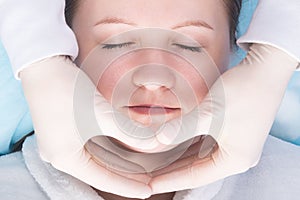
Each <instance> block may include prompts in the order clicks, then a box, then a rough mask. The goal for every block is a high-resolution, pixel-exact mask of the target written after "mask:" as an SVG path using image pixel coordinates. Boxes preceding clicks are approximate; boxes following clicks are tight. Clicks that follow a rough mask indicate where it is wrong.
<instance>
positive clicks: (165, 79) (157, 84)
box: [132, 64, 176, 90]
mask: <svg viewBox="0 0 300 200" xmlns="http://www.w3.org/2000/svg"><path fill="white" fill-rule="evenodd" d="M132 82H133V83H134V84H135V85H136V86H138V87H142V86H144V87H145V88H147V89H148V90H157V89H159V88H161V87H165V88H168V89H171V88H172V87H174V85H175V82H176V78H175V74H174V72H173V71H172V70H171V69H170V68H168V67H166V66H164V65H158V64H149V65H144V66H141V67H138V68H137V69H136V71H135V72H134V73H133V76H132Z"/></svg>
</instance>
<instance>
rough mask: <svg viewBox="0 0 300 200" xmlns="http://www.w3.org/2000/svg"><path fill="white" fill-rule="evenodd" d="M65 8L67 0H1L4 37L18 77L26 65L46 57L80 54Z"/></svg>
mask: <svg viewBox="0 0 300 200" xmlns="http://www.w3.org/2000/svg"><path fill="white" fill-rule="evenodd" d="M64 8H65V1H64V0H51V1H49V0H26V1H16V0H6V1H3V2H2V3H0V38H1V41H2V43H3V45H4V47H5V49H6V51H7V54H8V57H9V59H10V62H11V65H12V68H13V70H14V73H15V76H16V78H18V72H20V71H21V70H22V69H23V68H25V67H27V66H28V65H30V64H32V63H34V62H36V61H39V60H42V59H44V58H47V57H52V56H56V55H67V56H70V57H71V58H72V59H75V58H76V57H77V54H78V46H77V41H76V37H75V35H74V33H73V32H72V30H71V29H70V28H69V27H68V26H67V24H66V22H65V17H64Z"/></svg>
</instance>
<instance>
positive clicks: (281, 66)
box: [150, 44, 298, 194]
mask: <svg viewBox="0 0 300 200" xmlns="http://www.w3.org/2000/svg"><path fill="white" fill-rule="evenodd" d="M250 49H251V50H250V51H249V53H248V55H247V57H246V58H245V60H244V61H243V62H242V63H241V64H239V65H238V66H236V67H234V68H232V69H230V70H228V71H227V72H225V73H224V74H223V75H221V77H220V78H219V79H218V80H217V81H216V82H215V83H214V85H213V86H212V88H211V89H210V92H209V94H208V95H207V97H206V98H205V99H204V100H203V102H202V104H200V106H202V108H207V107H210V106H211V104H212V106H211V107H213V108H216V110H215V111H216V112H210V111H208V110H207V109H206V110H204V112H201V109H202V108H201V107H200V115H199V116H198V119H192V118H191V119H190V120H187V121H189V122H192V121H193V120H198V131H199V132H201V133H203V132H207V134H208V135H211V136H212V137H213V138H214V140H213V139H211V138H212V137H206V140H204V141H202V150H206V151H205V152H206V153H205V152H203V151H202V152H199V153H196V154H193V155H190V156H189V157H184V158H182V159H179V160H178V161H176V162H174V163H173V164H171V165H170V166H168V167H166V168H164V169H161V170H159V171H156V172H155V173H154V174H153V175H154V178H153V179H152V181H151V182H150V186H151V188H152V190H153V192H154V193H155V194H157V193H165V192H171V191H179V190H185V189H191V188H196V187H200V186H204V185H206V184H209V183H212V182H215V181H217V180H219V179H222V178H225V177H228V176H230V175H234V174H238V173H241V172H245V171H246V170H248V169H249V168H251V167H253V166H255V165H256V164H257V163H258V161H259V158H260V156H261V153H262V149H263V146H264V143H265V140H266V138H267V136H268V133H269V130H270V128H271V126H272V123H273V120H274V118H275V115H276V112H277V109H278V107H279V105H280V102H281V100H282V97H283V95H284V92H285V88H286V87H287V84H288V81H289V79H290V77H291V76H292V74H293V72H294V70H295V69H296V67H297V65H298V63H297V61H296V60H295V59H293V58H291V57H290V56H289V55H287V54H286V53H284V52H283V51H281V50H279V49H277V48H275V47H272V46H269V45H262V44H253V45H252V47H251V48H250ZM223 100H224V102H223ZM202 111H203V110H202ZM205 119H209V120H208V121H210V122H211V126H213V129H210V127H209V126H207V124H206V123H203V122H205ZM189 125H190V124H183V125H182V124H181V122H180V121H179V120H173V121H171V122H169V123H167V124H165V128H164V131H165V133H161V134H166V135H170V133H168V131H172V130H174V127H176V126H177V127H178V126H189ZM215 125H217V126H219V129H215V127H216V126H215ZM180 130H181V132H180V133H179V135H180V134H182V135H184V134H188V133H186V132H185V130H189V129H188V128H187V127H186V128H185V127H183V128H182V129H180ZM203 146H204V148H203ZM199 149H200V150H201V148H199Z"/></svg>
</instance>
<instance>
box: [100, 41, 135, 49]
mask: <svg viewBox="0 0 300 200" xmlns="http://www.w3.org/2000/svg"><path fill="white" fill-rule="evenodd" d="M133 44H135V42H122V43H104V44H102V48H103V49H113V48H122V47H127V46H131V45H133Z"/></svg>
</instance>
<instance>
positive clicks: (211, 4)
mask: <svg viewBox="0 0 300 200" xmlns="http://www.w3.org/2000/svg"><path fill="white" fill-rule="evenodd" d="M75 16H80V18H82V17H84V18H85V21H86V23H87V24H88V25H90V26H93V25H95V24H97V23H98V22H99V21H101V20H103V19H107V18H117V19H124V20H125V21H126V22H129V23H133V24H135V25H138V26H144V27H172V26H175V25H176V24H177V23H179V22H184V21H188V20H200V21H203V22H205V23H207V24H208V25H210V26H211V27H213V28H215V29H217V28H218V27H220V26H222V25H223V26H224V24H225V25H226V24H227V21H228V20H227V17H226V11H225V7H224V5H223V2H222V0H109V1H107V0H81V1H80V6H79V9H78V12H77V13H76V15H75Z"/></svg>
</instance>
